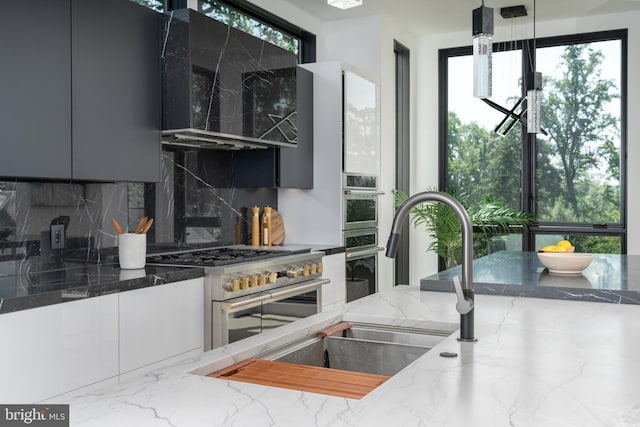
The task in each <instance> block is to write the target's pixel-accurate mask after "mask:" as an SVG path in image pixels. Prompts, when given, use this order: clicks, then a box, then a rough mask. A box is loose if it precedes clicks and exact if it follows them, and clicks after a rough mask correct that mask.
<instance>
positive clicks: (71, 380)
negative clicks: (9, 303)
mask: <svg viewBox="0 0 640 427" xmlns="http://www.w3.org/2000/svg"><path fill="white" fill-rule="evenodd" d="M0 341H1V342H2V350H0V378H1V380H0V383H1V384H2V386H0V402H2V403H4V404H9V403H35V402H39V401H41V400H44V399H48V398H51V397H53V396H56V395H58V394H62V393H67V392H69V391H72V390H75V389H78V388H81V387H85V386H87V385H90V384H93V383H97V382H100V381H103V380H106V379H108V378H114V377H117V375H118V295H107V296H103V297H97V298H89V299H86V300H82V301H73V302H67V303H63V304H55V305H50V306H46V307H39V308H34V309H31V310H24V311H18V312H15V313H6V314H2V315H0Z"/></svg>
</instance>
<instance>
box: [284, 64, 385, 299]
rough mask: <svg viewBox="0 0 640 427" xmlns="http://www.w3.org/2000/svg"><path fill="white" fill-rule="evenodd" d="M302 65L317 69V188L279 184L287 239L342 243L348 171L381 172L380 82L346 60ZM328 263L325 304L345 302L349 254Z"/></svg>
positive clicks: (338, 244)
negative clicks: (344, 179) (281, 187)
mask: <svg viewBox="0 0 640 427" xmlns="http://www.w3.org/2000/svg"><path fill="white" fill-rule="evenodd" d="M302 67H304V68H306V69H308V70H310V71H312V72H313V85H314V94H313V96H314V99H313V109H314V112H313V117H314V121H313V126H314V130H313V135H314V137H313V140H314V144H313V159H314V163H313V168H314V171H313V174H314V176H313V188H312V189H308V190H293V189H279V190H278V211H279V213H280V215H282V218H283V221H284V223H285V225H286V234H285V243H286V244H316V245H336V246H342V245H344V240H343V239H344V237H343V228H344V227H343V182H342V176H343V175H342V173H343V171H347V172H353V173H361V174H370V175H379V173H380V172H379V170H380V160H379V158H380V137H379V134H380V130H379V123H380V120H379V111H380V108H379V102H378V100H379V90H378V85H377V84H376V82H374V80H373V79H368V78H365V77H363V74H362V73H361V72H358V71H357V70H354V69H353V68H352V67H350V66H348V65H345V64H343V63H341V62H322V63H314V64H303V65H302ZM343 144H344V145H343ZM323 263H324V264H325V273H324V275H325V276H327V277H329V278H331V280H332V284H330V285H329V286H328V287H325V288H324V289H323V294H324V295H323V305H324V306H325V308H330V307H335V306H337V305H340V304H343V303H344V302H345V301H346V287H345V286H346V279H345V256H344V254H337V256H336V255H331V256H329V257H325V260H323ZM327 266H328V268H327Z"/></svg>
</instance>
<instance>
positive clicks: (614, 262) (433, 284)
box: [420, 251, 640, 304]
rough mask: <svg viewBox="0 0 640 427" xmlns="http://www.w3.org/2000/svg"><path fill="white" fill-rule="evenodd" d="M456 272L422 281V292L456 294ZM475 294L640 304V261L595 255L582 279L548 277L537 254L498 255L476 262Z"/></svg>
mask: <svg viewBox="0 0 640 427" xmlns="http://www.w3.org/2000/svg"><path fill="white" fill-rule="evenodd" d="M461 275H462V273H461V267H460V266H456V267H453V268H450V269H448V270H445V271H441V272H439V273H436V274H433V275H431V276H429V277H426V278H424V279H422V280H421V281H420V288H421V289H422V290H424V291H440V292H453V277H454V276H461ZM473 287H474V291H475V293H476V294H486V295H504V296H524V297H534V298H550V299H566V300H575V301H592V302H609V303H614V304H640V256H639V255H618V254H593V261H592V262H591V265H589V266H588V267H587V268H586V269H585V270H584V271H583V272H582V274H568V275H565V274H554V273H550V272H549V271H548V270H547V269H546V268H545V267H544V266H543V265H542V264H541V263H540V261H539V260H538V257H537V255H536V253H535V252H516V251H500V252H494V253H492V254H489V255H487V256H484V257H481V258H478V259H475V260H474V261H473Z"/></svg>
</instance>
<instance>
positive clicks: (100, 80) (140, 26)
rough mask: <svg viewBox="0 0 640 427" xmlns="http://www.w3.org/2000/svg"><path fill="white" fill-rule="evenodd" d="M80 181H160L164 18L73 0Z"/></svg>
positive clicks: (116, 3) (117, 4)
mask: <svg viewBox="0 0 640 427" xmlns="http://www.w3.org/2000/svg"><path fill="white" fill-rule="evenodd" d="M71 4H72V11H73V13H72V28H73V31H72V43H71V52H72V57H71V59H72V71H73V73H72V76H73V78H72V85H73V92H72V93H73V95H72V103H71V105H72V112H73V114H72V115H73V126H72V129H73V169H72V173H73V178H74V179H78V180H97V181H136V182H152V181H159V180H160V155H161V142H160V138H161V137H160V128H161V125H162V101H161V89H162V87H161V80H160V79H161V65H160V16H159V14H158V13H157V12H154V11H153V10H151V9H148V8H146V7H143V6H139V5H137V4H135V3H132V2H130V1H129V0H109V1H108V2H105V1H104V0H72V2H71Z"/></svg>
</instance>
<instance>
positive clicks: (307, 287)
mask: <svg viewBox="0 0 640 427" xmlns="http://www.w3.org/2000/svg"><path fill="white" fill-rule="evenodd" d="M329 282H331V280H329V279H318V280H313V281H311V282H309V283H305V284H303V285H300V286H295V287H293V288H290V289H283V290H276V291H274V292H271V299H270V301H279V300H281V299H285V298H289V297H293V296H296V295H301V294H306V293H307V292H311V291H313V290H316V289H318V288H319V287H320V286H322V285H325V284H327V283H329Z"/></svg>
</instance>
